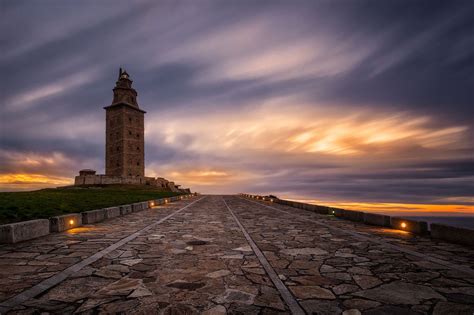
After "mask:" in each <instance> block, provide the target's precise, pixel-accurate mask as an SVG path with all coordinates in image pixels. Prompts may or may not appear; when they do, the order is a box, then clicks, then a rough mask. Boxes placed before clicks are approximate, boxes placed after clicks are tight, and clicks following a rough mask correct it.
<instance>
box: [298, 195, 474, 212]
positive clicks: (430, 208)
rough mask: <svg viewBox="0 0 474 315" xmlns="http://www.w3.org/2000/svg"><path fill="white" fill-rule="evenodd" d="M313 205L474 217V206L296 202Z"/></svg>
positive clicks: (319, 201) (370, 210)
mask: <svg viewBox="0 0 474 315" xmlns="http://www.w3.org/2000/svg"><path fill="white" fill-rule="evenodd" d="M295 201H300V202H307V203H311V204H318V205H325V206H328V207H335V208H342V209H348V210H358V211H367V212H375V213H383V214H393V215H442V214H460V215H474V206H470V205H460V204H414V203H377V202H343V201H341V202H326V201H321V200H311V199H309V200H308V199H306V200H295Z"/></svg>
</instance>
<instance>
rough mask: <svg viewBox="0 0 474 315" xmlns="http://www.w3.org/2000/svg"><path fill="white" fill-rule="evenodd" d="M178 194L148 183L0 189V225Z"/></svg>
mask: <svg viewBox="0 0 474 315" xmlns="http://www.w3.org/2000/svg"><path fill="white" fill-rule="evenodd" d="M176 195H179V193H173V192H162V191H157V190H156V189H155V188H153V187H151V186H136V185H107V186H91V187H85V188H84V187H81V188H79V187H63V188H52V189H42V190H36V191H28V192H0V224H5V223H12V222H17V221H25V220H32V219H43V218H49V217H51V216H55V215H60V214H65V213H72V212H83V211H88V210H93V209H100V208H106V207H112V206H118V205H123V204H129V203H134V202H139V201H146V200H150V199H158V198H165V197H171V196H176Z"/></svg>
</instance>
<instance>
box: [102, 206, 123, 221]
mask: <svg viewBox="0 0 474 315" xmlns="http://www.w3.org/2000/svg"><path fill="white" fill-rule="evenodd" d="M103 210H104V219H112V218H116V217H119V216H120V207H110V208H105V209H103Z"/></svg>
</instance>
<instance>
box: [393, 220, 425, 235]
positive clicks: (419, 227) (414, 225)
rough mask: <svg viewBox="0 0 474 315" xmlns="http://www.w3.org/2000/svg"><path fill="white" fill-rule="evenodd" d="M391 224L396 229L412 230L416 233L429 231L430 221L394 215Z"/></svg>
mask: <svg viewBox="0 0 474 315" xmlns="http://www.w3.org/2000/svg"><path fill="white" fill-rule="evenodd" d="M390 225H391V226H392V228H394V229H397V230H403V231H407V232H412V233H415V234H427V233H428V223H426V222H425V221H415V220H408V219H403V218H394V217H392V218H391V220H390Z"/></svg>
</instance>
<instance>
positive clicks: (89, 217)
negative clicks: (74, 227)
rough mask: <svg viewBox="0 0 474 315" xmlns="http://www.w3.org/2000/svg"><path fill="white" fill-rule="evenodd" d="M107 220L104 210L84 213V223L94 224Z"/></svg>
mask: <svg viewBox="0 0 474 315" xmlns="http://www.w3.org/2000/svg"><path fill="white" fill-rule="evenodd" d="M104 220H105V211H104V209H98V210H90V211H86V212H82V223H84V224H92V223H97V222H101V221H104Z"/></svg>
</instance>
